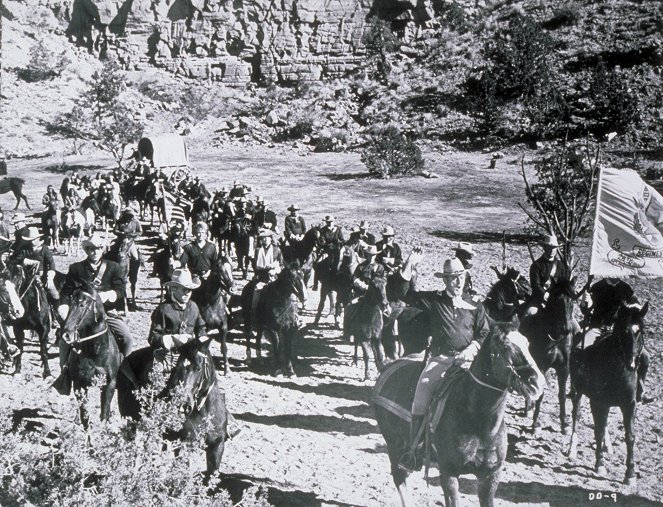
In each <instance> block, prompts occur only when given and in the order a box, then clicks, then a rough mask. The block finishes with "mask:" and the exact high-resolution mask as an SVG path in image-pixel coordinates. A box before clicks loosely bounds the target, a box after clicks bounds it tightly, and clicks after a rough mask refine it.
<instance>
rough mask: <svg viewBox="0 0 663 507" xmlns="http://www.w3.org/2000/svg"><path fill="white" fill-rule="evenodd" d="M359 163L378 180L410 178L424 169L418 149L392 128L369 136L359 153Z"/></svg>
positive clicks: (422, 159) (412, 142) (397, 130)
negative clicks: (394, 177) (364, 146)
mask: <svg viewBox="0 0 663 507" xmlns="http://www.w3.org/2000/svg"><path fill="white" fill-rule="evenodd" d="M361 161H362V162H363V163H364V164H365V165H366V168H367V169H368V172H369V173H370V174H373V175H374V176H376V177H380V178H391V177H393V176H396V177H398V176H410V175H413V174H417V173H419V172H421V170H422V169H423V167H424V158H423V156H422V155H421V150H420V149H419V147H418V146H417V145H416V144H415V143H414V141H412V140H410V139H408V138H407V137H405V136H404V135H403V133H402V132H401V131H400V130H399V129H398V128H396V127H394V126H389V127H386V128H385V129H384V130H382V131H381V132H377V133H375V134H373V135H372V136H371V138H370V140H369V141H368V143H367V146H366V148H364V149H363V150H362V152H361Z"/></svg>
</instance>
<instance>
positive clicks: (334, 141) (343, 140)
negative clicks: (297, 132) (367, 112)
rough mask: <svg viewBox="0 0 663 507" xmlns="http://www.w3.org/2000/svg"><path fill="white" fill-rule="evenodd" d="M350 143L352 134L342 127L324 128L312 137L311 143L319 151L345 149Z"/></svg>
mask: <svg viewBox="0 0 663 507" xmlns="http://www.w3.org/2000/svg"><path fill="white" fill-rule="evenodd" d="M349 143H350V135H349V134H348V132H347V131H345V130H342V129H323V130H321V131H320V132H318V133H317V134H314V135H313V137H312V139H311V144H312V145H313V146H314V147H315V151H317V152H338V151H345V148H346V147H347V145H348V144H349Z"/></svg>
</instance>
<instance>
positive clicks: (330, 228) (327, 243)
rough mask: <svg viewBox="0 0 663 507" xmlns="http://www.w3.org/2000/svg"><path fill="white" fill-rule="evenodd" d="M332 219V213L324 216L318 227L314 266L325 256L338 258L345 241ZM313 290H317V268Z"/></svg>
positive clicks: (318, 264)
mask: <svg viewBox="0 0 663 507" xmlns="http://www.w3.org/2000/svg"><path fill="white" fill-rule="evenodd" d="M334 221H335V219H334V217H333V216H332V215H326V216H325V225H324V226H323V227H322V228H321V229H320V239H319V242H318V244H319V245H320V257H318V261H317V262H316V266H320V264H321V263H322V262H323V261H324V260H325V259H327V258H329V259H338V256H339V253H340V251H341V246H343V244H344V243H345V239H344V238H343V231H342V230H341V228H340V227H338V226H337V225H334ZM313 290H318V276H317V270H316V273H315V276H314V277H313Z"/></svg>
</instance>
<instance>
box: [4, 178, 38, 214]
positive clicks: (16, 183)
mask: <svg viewBox="0 0 663 507" xmlns="http://www.w3.org/2000/svg"><path fill="white" fill-rule="evenodd" d="M24 184H25V180H24V179H23V178H17V177H16V176H9V177H7V178H2V179H1V180H0V194H6V193H7V192H11V193H12V194H14V197H15V198H16V206H14V209H15V210H16V209H18V206H19V205H20V204H21V199H23V200H24V201H25V205H26V206H27V207H28V209H32V208H31V207H30V204H29V203H28V198H27V197H26V196H25V194H24V193H23V185H24Z"/></svg>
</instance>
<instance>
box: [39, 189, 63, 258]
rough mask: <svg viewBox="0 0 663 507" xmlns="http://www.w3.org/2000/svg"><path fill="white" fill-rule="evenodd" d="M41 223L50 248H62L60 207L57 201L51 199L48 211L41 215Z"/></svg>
mask: <svg viewBox="0 0 663 507" xmlns="http://www.w3.org/2000/svg"><path fill="white" fill-rule="evenodd" d="M41 223H42V227H43V229H44V231H45V232H46V237H47V238H48V240H49V243H50V246H51V247H52V248H54V249H56V248H58V247H59V246H60V205H59V202H58V201H57V200H56V199H51V200H49V201H48V204H47V205H46V209H45V210H44V211H42V213H41Z"/></svg>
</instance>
